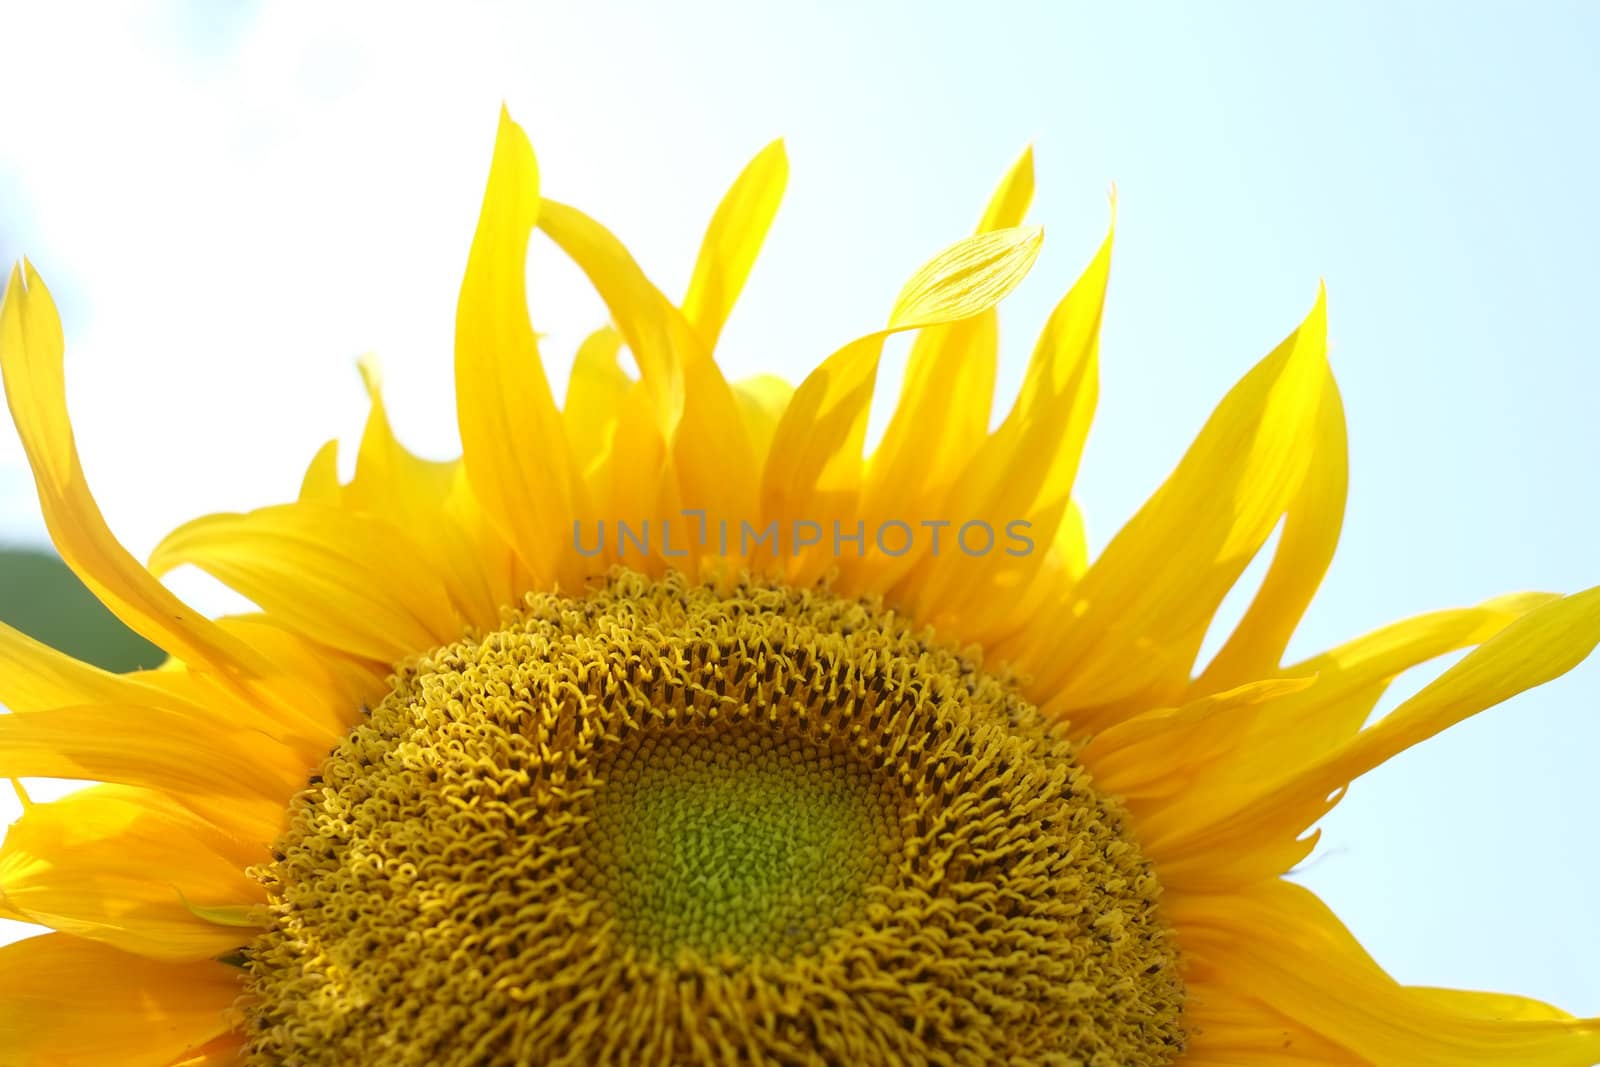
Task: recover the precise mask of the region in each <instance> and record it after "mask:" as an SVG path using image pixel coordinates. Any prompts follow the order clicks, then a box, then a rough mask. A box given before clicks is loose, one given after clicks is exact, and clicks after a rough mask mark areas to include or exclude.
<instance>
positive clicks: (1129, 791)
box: [1079, 678, 1315, 810]
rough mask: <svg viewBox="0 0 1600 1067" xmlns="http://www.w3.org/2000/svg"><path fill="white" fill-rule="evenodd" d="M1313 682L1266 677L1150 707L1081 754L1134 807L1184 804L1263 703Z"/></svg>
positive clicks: (1102, 782)
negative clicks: (1201, 776)
mask: <svg viewBox="0 0 1600 1067" xmlns="http://www.w3.org/2000/svg"><path fill="white" fill-rule="evenodd" d="M1313 684H1315V679H1314V678H1275V679H1268V680H1266V681H1260V682H1252V683H1250V684H1248V685H1242V686H1239V687H1237V688H1235V689H1229V690H1227V691H1225V692H1221V693H1212V694H1209V695H1207V696H1205V697H1202V698H1200V699H1198V700H1194V701H1191V702H1190V703H1188V704H1185V705H1184V706H1183V707H1181V708H1162V709H1157V710H1154V711H1149V712H1146V713H1144V714H1143V715H1139V716H1137V717H1135V718H1132V719H1125V720H1123V721H1122V722H1119V723H1117V724H1116V725H1115V726H1111V727H1109V728H1107V729H1106V730H1104V731H1102V732H1101V733H1098V734H1096V735H1095V736H1094V737H1093V738H1092V739H1091V740H1090V741H1089V743H1088V744H1087V745H1085V746H1084V747H1083V750H1082V752H1081V753H1080V754H1079V755H1080V758H1081V759H1082V760H1083V763H1084V766H1086V767H1088V768H1089V770H1090V771H1091V772H1092V773H1093V774H1094V779H1095V784H1096V785H1097V787H1099V788H1100V789H1102V790H1104V791H1105V792H1107V793H1111V794H1114V795H1116V796H1118V797H1121V798H1122V800H1123V801H1124V802H1125V803H1128V804H1129V805H1130V806H1132V807H1134V808H1135V810H1138V809H1139V808H1140V807H1142V805H1143V804H1144V803H1145V802H1148V801H1150V800H1152V799H1161V800H1172V801H1173V802H1175V803H1180V804H1181V803H1182V802H1183V799H1184V798H1185V797H1186V796H1188V795H1189V793H1190V792H1191V790H1192V787H1193V781H1194V779H1195V777H1196V776H1197V775H1199V774H1203V773H1204V772H1205V770H1206V768H1207V767H1208V766H1209V765H1210V764H1211V763H1212V762H1213V761H1214V760H1215V759H1216V758H1217V757H1218V756H1219V755H1220V754H1222V753H1224V752H1226V751H1227V750H1228V749H1229V748H1231V747H1235V746H1237V745H1239V744H1240V743H1241V741H1242V738H1243V737H1244V736H1245V734H1246V732H1247V731H1248V730H1249V728H1250V727H1251V726H1252V725H1253V724H1255V723H1256V722H1258V721H1259V718H1260V708H1261V706H1262V705H1264V704H1266V703H1268V702H1270V701H1273V700H1275V699H1278V698H1280V697H1283V696H1286V695H1288V694H1291V693H1298V692H1303V691H1304V690H1306V689H1308V688H1310V687H1311V686H1312V685H1313Z"/></svg>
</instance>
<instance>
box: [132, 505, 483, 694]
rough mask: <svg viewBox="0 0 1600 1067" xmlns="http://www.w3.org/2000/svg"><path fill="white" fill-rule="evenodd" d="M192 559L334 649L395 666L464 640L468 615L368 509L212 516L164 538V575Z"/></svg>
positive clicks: (159, 555) (160, 568)
mask: <svg viewBox="0 0 1600 1067" xmlns="http://www.w3.org/2000/svg"><path fill="white" fill-rule="evenodd" d="M184 563H191V564H193V565H195V566H197V567H199V568H200V569H201V570H203V571H205V572H206V573H208V574H210V575H212V576H213V577H215V578H217V579H218V580H219V581H221V582H222V583H223V584H225V585H227V586H229V587H230V588H232V589H236V590H238V591H239V592H240V593H242V594H243V595H245V596H247V597H249V598H250V599H251V600H252V601H254V602H255V603H256V604H257V605H258V606H260V607H261V609H262V610H263V611H265V612H266V613H267V614H268V615H269V616H271V617H272V618H273V619H274V620H275V621H277V622H279V623H281V624H282V625H284V626H287V627H289V628H291V629H293V630H295V631H298V632H299V633H302V634H305V635H306V636H308V637H310V638H312V639H314V640H317V641H320V642H322V643H323V644H325V645H329V646H331V647H333V648H337V649H342V650H344V651H346V652H350V653H353V654H355V655H359V656H368V657H371V658H373V659H377V660H382V661H384V662H386V663H390V664H394V663H398V662H399V661H400V660H402V659H405V658H406V657H407V656H410V655H413V654H415V653H418V652H423V651H426V650H427V649H430V648H433V647H435V646H437V645H441V644H444V643H446V642H449V641H452V640H454V639H455V638H456V637H457V636H459V634H460V631H461V622H460V620H459V618H458V616H457V615H456V612H455V611H454V610H453V608H452V606H451V604H450V602H449V600H448V598H447V597H446V595H445V593H444V590H443V588H442V585H441V583H440V581H439V580H438V577H437V576H436V575H434V574H432V573H430V572H428V571H427V570H426V569H425V568H419V567H418V566H417V561H416V559H415V554H414V551H413V550H412V548H411V546H410V544H409V543H408V542H407V541H406V540H405V539H404V538H403V537H401V536H399V534H398V533H397V531H396V530H395V529H394V528H393V527H392V526H390V525H389V524H387V523H385V522H382V521H381V520H378V519H374V518H372V517H371V516H368V515H360V514H356V513H354V512H349V511H345V510H343V509H339V508H326V507H318V506H316V505H313V504H285V505H279V506H275V507H267V508H260V509H258V510H256V511H252V512H249V513H248V514H244V515H208V516H205V517H204V518H200V519H196V520H194V521H192V522H189V523H186V524H185V525H183V526H181V527H179V528H178V529H176V530H174V531H173V532H172V533H170V534H168V535H167V537H166V538H164V539H163V540H162V542H161V543H160V544H159V545H157V546H156V548H155V551H154V552H152V553H151V556H150V566H151V567H152V568H153V569H154V570H155V571H156V572H157V573H159V574H164V573H166V572H167V571H170V570H171V569H172V568H174V567H177V566H179V565H181V564H184Z"/></svg>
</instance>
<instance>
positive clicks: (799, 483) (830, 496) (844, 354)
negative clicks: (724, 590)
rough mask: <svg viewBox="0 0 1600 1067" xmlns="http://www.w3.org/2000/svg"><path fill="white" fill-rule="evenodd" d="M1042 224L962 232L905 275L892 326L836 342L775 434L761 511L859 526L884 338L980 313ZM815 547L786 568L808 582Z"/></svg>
mask: <svg viewBox="0 0 1600 1067" xmlns="http://www.w3.org/2000/svg"><path fill="white" fill-rule="evenodd" d="M1042 236H1043V233H1042V231H1041V230H1040V229H1039V228H1038V227H1013V228H1011V229H1007V230H997V231H994V232H991V233H983V234H979V235H977V236H974V237H969V238H967V239H965V240H963V241H959V242H957V243H956V244H954V245H951V246H950V247H949V248H947V249H945V250H944V251H943V252H941V253H939V254H938V255H937V256H935V257H934V258H933V259H932V260H930V261H929V262H928V263H927V264H926V265H924V266H923V267H922V268H921V269H920V270H918V271H917V273H916V274H915V275H914V276H913V277H912V279H911V281H909V282H908V283H906V286H905V288H904V289H902V290H901V292H900V296H899V298H898V299H897V300H896V301H895V307H894V311H893V312H892V313H891V314H890V316H889V325H888V326H887V327H886V328H885V329H883V330H879V331H877V332H876V333H871V334H868V335H867V336H865V337H862V338H860V339H858V340H856V341H852V342H851V343H850V344H848V345H846V346H845V347H843V348H841V349H839V351H837V352H835V353H834V354H833V355H831V356H829V357H828V358H827V359H826V360H825V361H823V363H822V365H821V366H820V367H818V368H817V369H816V370H814V371H812V372H811V374H810V375H809V376H808V377H807V378H806V380H805V381H804V382H802V383H801V385H800V387H799V388H798V389H796V390H795V393H794V396H793V397H792V398H791V399H790V401H789V405H788V407H787V408H786V409H785V410H784V413H783V418H782V419H781V420H780V422H779V424H778V428H777V430H776V431H775V432H774V434H773V441H772V449H771V452H770V454H769V455H768V457H767V466H766V470H765V472H764V474H763V478H762V492H761V500H762V511H763V514H764V515H765V516H766V517H767V518H768V519H769V520H774V519H775V520H778V521H779V522H780V523H781V522H783V521H785V520H787V519H792V518H796V517H799V518H804V519H806V520H809V521H814V522H817V523H819V524H823V525H824V530H825V532H828V533H830V534H831V531H829V530H827V526H826V524H828V523H831V522H839V523H841V524H842V525H846V524H847V525H850V526H852V527H853V526H854V521H853V520H854V519H855V516H856V507H855V505H856V500H857V496H858V494H859V492H860V487H861V475H862V468H863V465H864V461H863V458H862V444H863V442H864V440H865V438H866V430H867V409H868V406H869V405H870V404H871V401H872V392H873V386H874V383H875V380H876V378H877V373H878V361H879V358H880V357H881V355H882V353H883V342H884V339H885V338H887V337H888V336H889V335H890V334H892V333H896V332H898V331H900V330H910V329H919V328H923V327H928V326H939V325H943V324H945V323H949V322H955V321H958V320H960V319H964V318H968V317H970V316H972V315H977V314H981V313H982V312H984V311H987V310H988V309H989V308H991V307H993V306H994V305H995V304H996V303H998V302H999V301H1000V300H1002V299H1003V298H1004V297H1005V296H1006V295H1007V294H1008V293H1010V292H1011V290H1012V289H1014V288H1015V287H1016V286H1017V285H1018V284H1019V283H1020V282H1021V281H1022V279H1023V277H1024V276H1026V274H1027V272H1028V269H1029V268H1030V267H1032V266H1033V262H1034V260H1035V259H1036V258H1037V257H1038V254H1039V245H1040V241H1041V239H1042ZM823 562H824V557H823V555H822V554H820V553H813V554H811V555H809V556H807V557H805V559H804V560H803V562H801V563H800V564H799V567H798V569H797V568H796V567H794V566H791V567H790V568H789V572H790V573H789V577H790V579H791V580H793V581H797V582H801V583H803V582H804V581H805V580H807V577H808V576H810V577H815V575H816V574H818V573H820V567H821V566H822V565H823Z"/></svg>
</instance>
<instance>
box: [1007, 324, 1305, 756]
mask: <svg viewBox="0 0 1600 1067" xmlns="http://www.w3.org/2000/svg"><path fill="white" fill-rule="evenodd" d="M1326 350H1327V317H1326V313H1325V305H1324V302H1323V298H1322V296H1321V294H1320V293H1319V295H1318V297H1317V302H1316V305H1315V306H1314V307H1313V308H1312V311H1311V314H1310V315H1309V316H1308V317H1307V318H1306V320H1305V322H1304V323H1302V324H1301V326H1300V328H1299V329H1298V330H1296V331H1295V332H1294V333H1293V334H1292V335H1291V336H1290V337H1289V339H1288V340H1286V341H1284V343H1283V344H1281V345H1279V346H1278V348H1277V349H1276V350H1274V351H1273V353H1272V354H1271V355H1269V356H1268V357H1267V358H1266V359H1265V360H1263V361H1262V362H1261V363H1259V364H1258V365H1257V366H1256V367H1255V369H1254V370H1252V371H1251V372H1250V373H1249V374H1247V375H1246V376H1245V378H1244V379H1243V380H1242V381H1241V382H1240V383H1239V384H1238V385H1237V386H1235V387H1234V389H1233V390H1232V391H1231V392H1230V393H1229V394H1228V396H1227V397H1226V398H1225V399H1224V400H1223V401H1222V404H1221V405H1220V406H1219V407H1218V409H1217V410H1216V412H1215V413H1214V414H1213V415H1212V416H1211V419H1210V420H1209V421H1208V422H1207V423H1206V426H1205V428H1204V429H1203V430H1201V432H1200V436H1199V437H1198V438H1197V439H1196V440H1195V443H1194V444H1193V445H1192V446H1191V447H1190V449H1189V452H1188V454H1187V455H1185V456H1184V458H1183V461H1182V462H1181V463H1180V464H1179V465H1178V468H1177V470H1176V471H1174V472H1173V474H1172V476H1171V477H1170V478H1168V479H1167V481H1166V483H1165V484H1164V485H1163V486H1162V487H1161V488H1160V489H1159V490H1158V491H1157V492H1156V494H1155V495H1154V496H1153V497H1151V498H1150V500H1149V502H1148V503H1146V504H1145V505H1144V507H1142V508H1141V509H1140V510H1139V512H1138V514H1136V515H1135V516H1134V517H1133V518H1132V519H1131V520H1130V521H1129V522H1128V524H1127V525H1126V526H1124V527H1123V529H1122V530H1121V532H1120V533H1118V534H1117V536H1116V537H1115V538H1114V539H1113V540H1112V542H1111V544H1110V545H1109V546H1107V548H1106V550H1105V552H1104V553H1103V554H1102V555H1101V556H1100V558H1099V559H1097V560H1096V561H1095V562H1094V564H1093V565H1092V566H1091V567H1090V568H1089V571H1088V573H1086V574H1085V575H1084V576H1083V581H1082V582H1080V583H1079V584H1078V587H1077V589H1076V591H1075V594H1074V602H1073V605H1072V610H1071V612H1070V614H1069V617H1068V618H1065V619H1062V620H1060V626H1059V628H1058V629H1055V630H1054V631H1053V632H1049V633H1046V634H1045V635H1044V639H1045V641H1046V645H1045V647H1043V648H1042V649H1041V650H1040V651H1039V652H1038V653H1037V654H1036V656H1035V658H1034V661H1035V662H1039V663H1041V664H1044V665H1045V673H1043V674H1042V676H1041V677H1040V678H1039V679H1038V684H1039V687H1040V690H1041V691H1042V692H1044V693H1048V694H1051V695H1050V697H1049V703H1048V706H1047V710H1048V711H1049V712H1051V713H1052V714H1055V715H1058V716H1062V717H1065V718H1068V719H1070V720H1071V721H1072V722H1073V724H1074V726H1075V727H1076V728H1078V729H1080V730H1083V731H1084V732H1093V731H1094V730H1095V729H1097V728H1098V727H1099V726H1100V725H1102V724H1103V723H1105V722H1107V721H1114V718H1115V714H1125V713H1126V710H1127V709H1130V708H1131V709H1135V710H1137V709H1140V708H1143V707H1151V706H1161V705H1165V704H1171V703H1174V702H1176V701H1177V700H1178V699H1179V698H1181V696H1182V695H1183V692H1184V690H1185V689H1186V688H1187V686H1188V680H1189V669H1190V667H1191V665H1192V664H1193V662H1194V657H1195V654H1196V653H1197V651H1198V650H1199V648H1200V643H1201V641H1202V639H1203V638H1204V637H1205V633H1206V630H1207V628H1208V626H1209V625H1210V622H1211V618H1212V616H1213V615H1214V614H1215V613H1216V610H1217V607H1218V606H1219V605H1220V604H1221V603H1222V600H1223V598H1224V597H1225V596H1226V595H1227V593H1228V590H1229V589H1230V588H1232V586H1233V584H1234V582H1236V581H1237V580H1238V578H1239V575H1240V574H1241V573H1243V571H1244V569H1245V567H1246V566H1247V565H1248V564H1249V562H1250V560H1251V558H1252V557H1253V556H1254V555H1255V554H1256V552H1257V551H1258V550H1259V549H1260V547H1261V546H1262V544H1264V543H1265V542H1266V540H1267V538H1268V536H1269V535H1270V534H1271V533H1272V530H1273V528H1274V527H1275V526H1276V525H1277V524H1278V520H1279V519H1280V518H1281V516H1282V515H1283V512H1284V509H1285V508H1286V507H1287V506H1288V505H1289V503H1290V502H1291V501H1292V500H1294V499H1295V497H1296V496H1297V494H1298V493H1299V491H1300V486H1301V483H1302V482H1303V481H1304V479H1305V475H1306V470H1307V467H1308V464H1309V461H1310V454H1311V450H1310V448H1309V444H1310V442H1309V440H1308V434H1309V427H1312V426H1314V425H1316V417H1317V411H1318V408H1319V407H1320V405H1321V404H1322V403H1324V397H1325V395H1326V393H1327V390H1328V387H1329V383H1330V381H1331V379H1330V378H1329V376H1328V373H1327V364H1326ZM1113 712H1115V714H1113Z"/></svg>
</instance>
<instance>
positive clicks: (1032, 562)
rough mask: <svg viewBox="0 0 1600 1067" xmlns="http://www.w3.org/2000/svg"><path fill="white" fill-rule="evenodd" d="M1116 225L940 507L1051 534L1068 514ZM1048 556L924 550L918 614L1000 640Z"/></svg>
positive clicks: (1092, 397) (1090, 400)
mask: <svg viewBox="0 0 1600 1067" xmlns="http://www.w3.org/2000/svg"><path fill="white" fill-rule="evenodd" d="M1112 239H1113V235H1112V234H1111V233H1109V232H1108V233H1107V235H1106V238H1105V240H1104V241H1103V242H1102V243H1101V245H1100V248H1099V250H1098V251H1097V252H1096V254H1095V256H1094V258H1093V259H1092V260H1091V261H1090V262H1089V265H1088V267H1086V268H1085V269H1084V271H1083V273H1082V275H1081V276H1080V277H1079V278H1078V280H1077V281H1076V282H1074V283H1073V285H1072V288H1071V289H1070V290H1069V291H1068V292H1067V295H1066V296H1065V297H1063V298H1062V300H1061V301H1060V303H1058V304H1057V305H1056V307H1055V309H1054V311H1052V312H1051V314H1050V318H1049V321H1048V322H1046V324H1045V328H1044V330H1043V331H1042V332H1041V333H1040V335H1039V340H1038V343H1037V344H1036V345H1035V346H1034V351H1033V357H1032V359H1031V360H1029V363H1028V369H1027V373H1026V374H1025V376H1024V377H1023V382H1022V388H1021V390H1020V391H1019V393H1018V396H1017V400H1016V403H1015V404H1014V405H1013V406H1012V408H1011V411H1010V412H1009V413H1008V414H1007V415H1006V419H1005V421H1004V422H1003V423H1001V425H1000V427H999V429H997V430H996V431H995V433H994V434H993V435H991V436H990V437H988V438H987V439H986V440H985V441H984V442H983V443H982V444H981V445H980V446H979V447H978V449H977V450H976V452H975V453H973V454H972V455H970V456H969V457H968V462H967V464H966V465H965V467H964V469H963V470H962V472H961V474H960V475H959V476H958V477H957V478H956V480H955V483H954V484H953V485H952V486H951V488H950V490H949V492H948V494H947V495H946V498H945V501H944V507H943V508H942V509H941V510H942V512H943V513H944V515H946V516H959V517H960V519H961V520H962V521H963V523H965V522H970V521H974V520H977V521H982V522H985V523H987V524H988V525H989V527H990V528H991V529H994V530H997V531H1001V530H1005V529H1006V528H1007V526H1008V525H1009V524H1010V523H1011V522H1013V521H1015V520H1022V521H1025V522H1027V523H1028V524H1029V525H1028V532H1029V536H1030V537H1031V538H1033V539H1034V540H1035V542H1036V543H1037V544H1050V543H1052V542H1054V540H1055V538H1056V530H1057V528H1058V527H1059V526H1060V524H1061V522H1062V520H1063V519H1064V518H1065V516H1066V514H1067V509H1068V507H1069V505H1070V502H1071V495H1072V486H1073V483H1074V481H1075V480H1076V478H1077V473H1078V463H1079V461H1080V459H1081V458H1082V456H1083V447H1084V442H1085V441H1086V440H1087V439H1088V436H1089V424H1090V422H1091V421H1092V420H1093V418H1094V407H1095V401H1096V398H1097V396H1098V392H1099V363H1098V356H1099V344H1100V320H1101V315H1102V312H1103V310H1104V307H1105V297H1106V287H1107V284H1108V283H1109V281H1110V277H1111V247H1112ZM1045 561H1046V554H1045V553H1043V552H1037V551H1035V552H1027V553H1022V554H1020V555H1008V554H1004V553H1002V552H995V553H992V554H988V555H983V556H976V557H974V556H966V555H963V554H961V553H953V554H952V555H951V557H950V558H949V559H939V560H935V559H932V558H924V559H923V560H922V561H921V563H920V565H919V567H918V573H917V576H916V579H915V586H916V591H915V593H914V594H913V596H912V598H911V603H912V604H913V606H914V608H915V610H916V611H917V612H918V614H919V617H922V618H925V619H927V620H928V621H929V622H931V623H932V624H933V625H935V626H940V625H942V626H944V627H946V628H948V627H951V626H955V627H958V628H959V629H960V637H961V639H962V640H969V641H976V642H980V643H983V644H985V645H989V644H992V643H993V642H994V641H995V640H996V639H997V637H999V636H1000V635H1001V633H1002V632H1004V631H1005V630H1007V629H1009V628H1014V627H1015V626H1016V625H1017V623H1018V621H1019V620H1018V619H1017V616H1016V612H1015V611H1014V608H1015V606H1016V603H1017V598H1018V596H1019V595H1020V594H1021V591H1022V590H1025V589H1027V588H1028V587H1029V586H1030V585H1031V584H1032V582H1033V579H1034V576H1035V575H1036V574H1037V573H1038V571H1039V570H1040V568H1042V567H1043V566H1044V564H1045Z"/></svg>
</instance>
